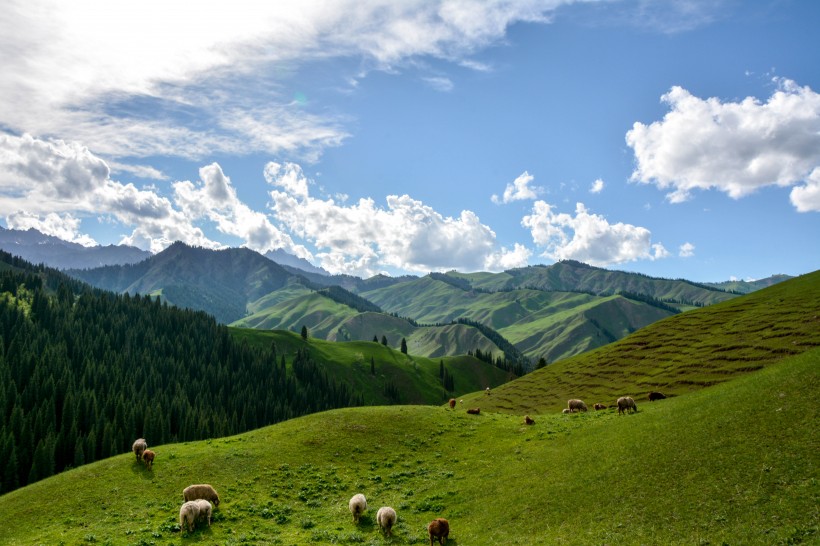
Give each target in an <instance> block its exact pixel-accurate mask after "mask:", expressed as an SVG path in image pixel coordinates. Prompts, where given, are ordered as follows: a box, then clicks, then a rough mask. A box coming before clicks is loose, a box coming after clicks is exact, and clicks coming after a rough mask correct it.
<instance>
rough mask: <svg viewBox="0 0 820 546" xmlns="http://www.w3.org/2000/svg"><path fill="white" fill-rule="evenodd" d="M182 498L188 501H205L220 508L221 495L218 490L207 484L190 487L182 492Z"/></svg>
mask: <svg viewBox="0 0 820 546" xmlns="http://www.w3.org/2000/svg"><path fill="white" fill-rule="evenodd" d="M182 498H183V499H184V500H186V501H192V500H196V499H205V500H209V501H211V502H212V503H214V506H219V495H218V494H217V492H216V489H214V488H213V487H212V486H211V485H209V484H207V483H200V484H196V485H189V486H188V487H186V488H185V489H183V490H182Z"/></svg>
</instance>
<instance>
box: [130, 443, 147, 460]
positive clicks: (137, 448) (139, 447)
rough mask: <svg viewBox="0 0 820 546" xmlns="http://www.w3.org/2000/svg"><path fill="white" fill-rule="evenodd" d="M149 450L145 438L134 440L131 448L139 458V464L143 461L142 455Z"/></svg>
mask: <svg viewBox="0 0 820 546" xmlns="http://www.w3.org/2000/svg"><path fill="white" fill-rule="evenodd" d="M146 449H148V442H146V441H145V438H138V439H137V440H134V444H133V445H132V446H131V451H133V452H134V455H136V456H137V462H139V461H141V460H142V453H143V452H144V451H145V450H146Z"/></svg>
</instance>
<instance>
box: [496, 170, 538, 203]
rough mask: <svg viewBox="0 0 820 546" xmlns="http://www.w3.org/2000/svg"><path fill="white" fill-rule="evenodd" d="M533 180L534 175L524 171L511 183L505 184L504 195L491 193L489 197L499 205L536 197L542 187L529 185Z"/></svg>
mask: <svg viewBox="0 0 820 546" xmlns="http://www.w3.org/2000/svg"><path fill="white" fill-rule="evenodd" d="M533 180H535V177H534V176H533V175H531V174H530V173H528V172H527V171H524V172H523V173H521V174H520V175H519V176H518V178H516V179H515V180H513V181H512V184H507V187H506V188H504V195H502V196H501V197H499V196H498V195H495V194H493V196H492V197H491V198H490V199H491V200H492V202H493V203H495V204H496V205H500V204H502V203H503V204H507V203H512V202H513V201H523V200H526V199H536V198H537V197H538V195H539V194H540V193H541V192H542V191H543V189H542V188H539V187H537V186H535V187H530V182H532V181H533Z"/></svg>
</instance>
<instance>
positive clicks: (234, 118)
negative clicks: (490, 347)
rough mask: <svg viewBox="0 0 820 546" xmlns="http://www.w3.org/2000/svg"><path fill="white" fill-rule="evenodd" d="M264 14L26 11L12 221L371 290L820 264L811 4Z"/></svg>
mask: <svg viewBox="0 0 820 546" xmlns="http://www.w3.org/2000/svg"><path fill="white" fill-rule="evenodd" d="M118 4H119V3H118ZM258 4H259V5H257V3H256V2H243V1H232V2H230V3H224V4H218V3H211V4H210V7H207V8H205V7H203V5H201V4H200V3H190V2H173V1H172V2H168V1H166V2H154V1H146V2H141V3H139V7H138V8H134V7H123V6H122V5H114V6H112V5H111V3H110V2H103V1H99V2H96V1H83V2H77V3H71V4H70V5H68V4H67V3H65V2H58V1H54V2H46V1H40V0H37V1H31V0H29V1H25V2H16V1H14V2H11V3H10V5H9V6H8V8H7V9H5V10H4V13H3V14H2V15H0V59H2V62H3V67H4V71H3V72H4V77H3V79H2V81H0V222H2V223H3V225H4V226H5V227H9V228H16V229H27V228H29V227H34V228H37V229H39V230H41V231H43V232H45V233H49V234H52V235H56V236H59V237H62V238H64V239H67V240H72V241H76V242H80V243H83V244H87V245H92V244H103V245H105V244H132V245H135V246H138V247H141V248H144V249H148V250H152V251H154V252H157V251H160V250H162V249H163V248H165V247H166V246H168V245H169V244H171V243H172V242H173V241H175V240H183V241H185V242H188V243H190V244H194V245H199V246H204V247H208V248H221V247H225V246H234V247H236V246H247V247H249V248H252V249H254V250H258V251H260V252H263V253H264V252H266V251H268V250H272V249H275V248H283V249H284V250H286V251H288V252H290V253H292V254H295V255H297V256H300V257H303V258H305V259H308V260H310V261H311V262H313V263H314V264H316V265H319V266H322V267H324V268H325V269H327V270H328V271H330V272H333V273H349V274H354V275H359V276H365V277H366V276H370V275H373V274H376V273H380V272H383V273H387V274H392V275H396V274H402V273H414V274H425V273H427V272H429V271H447V270H451V269H457V270H459V271H465V272H466V271H501V270H504V269H508V268H511V267H520V266H524V265H528V264H550V263H553V262H555V261H556V260H560V259H575V260H579V261H583V262H586V263H590V264H593V265H597V266H601V267H607V268H611V269H619V270H628V271H637V272H641V273H645V274H648V275H653V276H662V277H672V278H687V279H692V280H696V281H720V280H727V279H730V278H740V279H755V278H762V277H766V276H769V275H771V274H775V273H787V274H791V275H799V274H802V273H807V272H810V271H814V270H816V269H818V268H819V267H820V259H819V258H818V256H820V253H818V248H820V245H818V235H820V94H818V93H820V70H818V57H817V51H820V37H818V33H817V32H816V29H817V26H818V24H820V3H818V2H813V1H810V0H804V1H798V0H771V1H766V0H760V1H740V0H726V1H719V0H709V1H699V0H680V1H675V0H664V1H660V0H658V1H654V0H610V1H580V0H579V1H569V0H566V1H563V0H549V1H526V0H522V1H479V2H471V1H467V0H442V1H423V2H422V1H410V0H407V1H403V2H393V1H386V0H383V1H353V0H350V1H337V2H330V3H323V2H318V1H317V2H313V1H304V2H292V3H281V2H270V3H263V2H259V3H258Z"/></svg>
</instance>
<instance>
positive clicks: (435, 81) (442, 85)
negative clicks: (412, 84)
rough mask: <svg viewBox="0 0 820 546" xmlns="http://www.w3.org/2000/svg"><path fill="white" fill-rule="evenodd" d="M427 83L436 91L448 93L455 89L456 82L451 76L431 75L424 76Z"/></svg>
mask: <svg viewBox="0 0 820 546" xmlns="http://www.w3.org/2000/svg"><path fill="white" fill-rule="evenodd" d="M422 79H423V80H424V81H425V83H427V85H429V86H430V87H432V88H433V89H435V90H436V91H442V92H444V93H448V92H450V91H452V90H453V88H454V87H455V84H453V81H452V80H451V79H450V78H446V77H444V76H430V77H426V78H422Z"/></svg>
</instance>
